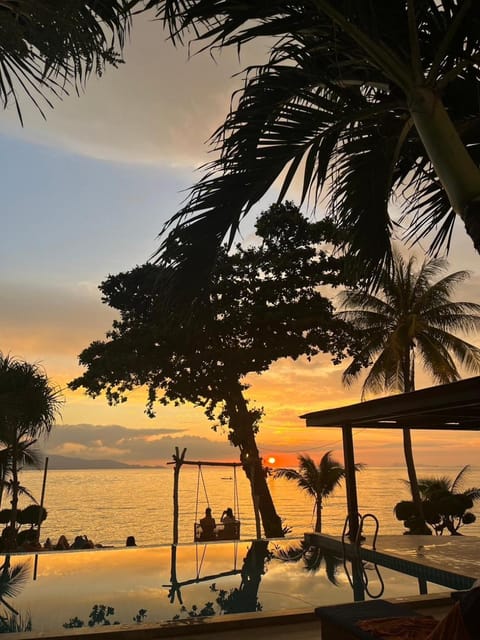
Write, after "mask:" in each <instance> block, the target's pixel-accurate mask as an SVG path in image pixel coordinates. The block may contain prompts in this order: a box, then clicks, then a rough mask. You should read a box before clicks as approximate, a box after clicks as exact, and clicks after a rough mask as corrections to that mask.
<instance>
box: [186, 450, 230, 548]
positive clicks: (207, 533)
mask: <svg viewBox="0 0 480 640" xmlns="http://www.w3.org/2000/svg"><path fill="white" fill-rule="evenodd" d="M184 463H185V461H184ZM187 464H188V463H187ZM193 464H196V465H197V466H198V475H197V495H196V500H195V524H194V541H195V542H212V541H214V540H240V504H239V500H238V488H237V467H238V466H240V463H237V462H204V461H198V462H194V463H193ZM202 466H228V467H233V512H234V513H236V514H237V518H235V520H233V521H229V522H219V523H216V526H215V528H214V529H213V528H212V529H210V528H207V527H206V526H205V524H204V525H203V527H202V520H203V518H202V519H199V518H198V515H199V514H198V505H199V496H200V485H201V486H202V488H203V492H204V495H205V502H206V503H207V507H208V509H210V501H209V499H208V494H207V487H206V485H205V479H204V477H203V471H202Z"/></svg>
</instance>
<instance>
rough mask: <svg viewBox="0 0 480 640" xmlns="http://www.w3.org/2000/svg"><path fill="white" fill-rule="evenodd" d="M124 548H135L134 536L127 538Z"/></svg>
mask: <svg viewBox="0 0 480 640" xmlns="http://www.w3.org/2000/svg"><path fill="white" fill-rule="evenodd" d="M125 546H126V547H136V546H137V543H136V542H135V537H134V536H128V538H127V541H126V542H125Z"/></svg>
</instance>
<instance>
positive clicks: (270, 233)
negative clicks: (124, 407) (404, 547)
mask: <svg viewBox="0 0 480 640" xmlns="http://www.w3.org/2000/svg"><path fill="white" fill-rule="evenodd" d="M256 231H257V235H258V236H259V239H260V242H261V244H260V245H258V246H251V247H247V248H243V247H241V246H237V248H236V251H235V252H233V253H232V254H229V253H228V252H227V250H226V248H224V249H223V250H222V251H221V252H220V254H219V256H218V258H217V262H216V264H215V269H214V271H213V279H212V284H211V287H210V288H209V292H208V296H201V297H200V298H199V299H198V301H197V304H196V305H195V306H193V307H191V308H188V313H186V311H185V308H184V307H182V305H172V304H170V299H169V296H170V291H171V289H170V286H171V273H170V269H169V267H168V266H166V267H163V266H157V265H153V264H146V265H143V266H141V267H137V268H136V269H133V270H132V271H130V272H127V273H121V274H119V275H117V276H110V277H109V278H108V279H107V280H106V281H105V282H103V283H102V285H101V286H100V289H101V291H102V294H103V300H104V302H106V303H107V304H109V305H110V306H112V307H113V308H115V309H117V310H118V311H119V312H120V319H119V320H116V321H115V322H114V324H113V328H112V330H111V331H110V332H109V333H108V335H107V340H106V341H96V342H94V343H92V344H91V345H90V346H89V347H87V348H86V349H85V350H84V351H83V352H82V353H81V354H80V363H81V364H82V365H84V366H85V367H86V368H87V370H86V371H85V372H84V373H83V375H81V376H80V377H78V378H76V379H75V380H73V381H72V382H71V383H70V385H69V386H70V387H71V388H72V389H77V388H79V387H83V388H85V389H86V391H87V393H88V394H90V395H91V396H93V397H95V396H97V395H99V394H101V393H102V392H105V394H106V396H107V399H108V401H109V402H110V403H116V402H121V401H124V400H125V399H126V397H127V395H128V392H129V391H131V390H132V389H133V388H135V387H137V386H142V385H144V386H146V387H147V390H148V396H147V412H148V413H149V414H150V415H153V412H154V405H155V402H156V401H157V400H158V401H159V402H160V403H163V404H167V403H170V402H172V403H174V404H177V405H178V404H181V403H184V402H191V403H194V404H196V405H200V406H203V407H204V409H205V413H206V415H207V416H208V417H209V418H210V419H212V420H216V421H217V422H216V425H215V428H216V426H218V425H222V426H225V427H226V429H227V433H228V438H229V440H230V442H231V443H232V444H233V445H234V446H236V447H238V448H239V450H240V460H241V462H242V466H243V469H244V471H245V473H246V475H247V477H248V479H249V480H250V483H251V487H252V495H253V496H255V501H256V502H258V509H259V512H260V514H261V516H262V522H263V526H264V530H265V534H266V536H267V537H278V536H281V535H283V528H282V523H281V520H280V518H279V516H278V515H277V514H276V512H275V508H274V505H273V501H272V498H271V495H270V491H269V488H268V485H267V482H266V479H265V470H264V468H263V463H262V459H261V456H260V454H259V451H258V447H257V444H256V441H255V434H256V433H257V431H258V428H259V423H260V419H261V416H262V409H260V408H256V407H254V406H253V405H252V404H250V403H249V401H248V400H247V399H246V397H245V395H244V392H245V391H246V390H247V389H248V387H249V384H248V382H247V381H246V376H247V375H248V374H249V373H252V372H255V373H262V372H264V371H266V370H267V369H268V368H269V366H270V365H271V363H272V362H274V361H275V360H278V359H279V358H287V357H289V358H294V359H296V358H298V357H299V356H302V355H305V356H307V357H309V358H310V357H313V356H314V355H316V354H318V353H321V352H325V353H331V354H332V356H333V358H334V360H335V361H337V362H338V361H340V360H341V359H342V358H343V357H344V355H345V354H346V353H347V352H349V351H350V349H351V348H352V345H353V344H354V341H353V338H352V335H353V331H352V327H351V326H350V325H349V324H348V323H345V322H344V321H343V320H340V319H338V318H335V317H334V309H333V306H332V304H331V302H330V301H329V300H328V299H327V298H326V297H325V296H323V295H322V294H321V293H320V291H319V286H320V285H322V284H329V285H335V284H336V283H338V282H339V278H340V272H341V260H340V259H337V258H334V257H332V256H329V255H328V254H327V253H326V252H325V251H324V250H322V249H321V248H320V246H319V245H320V244H321V243H322V242H325V241H328V240H330V239H331V234H332V232H333V231H334V230H333V228H332V226H331V224H330V223H329V222H326V221H322V222H317V223H310V222H308V221H307V220H306V219H305V217H304V216H303V215H302V214H301V213H300V211H299V210H298V208H297V207H295V206H294V205H293V204H291V203H286V204H282V205H272V206H271V207H270V208H269V209H268V210H267V211H266V212H264V213H263V214H262V215H261V216H260V218H259V220H258V221H257V225H256ZM280 249H281V250H280Z"/></svg>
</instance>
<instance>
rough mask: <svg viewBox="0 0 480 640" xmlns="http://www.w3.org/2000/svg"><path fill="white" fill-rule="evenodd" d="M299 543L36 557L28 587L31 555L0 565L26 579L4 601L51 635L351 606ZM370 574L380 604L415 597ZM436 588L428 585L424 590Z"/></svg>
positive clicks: (337, 570)
mask: <svg viewBox="0 0 480 640" xmlns="http://www.w3.org/2000/svg"><path fill="white" fill-rule="evenodd" d="M301 544H302V543H301V542H300V541H292V540H289V541H285V540H280V541H265V540H259V541H255V542H252V541H241V542H215V543H209V544H198V545H179V546H176V547H175V546H162V547H130V548H121V549H119V548H116V549H98V550H97V549H95V550H85V551H63V552H42V553H40V554H38V556H37V566H36V577H35V579H34V573H35V564H36V561H35V555H33V554H17V555H11V556H9V557H8V558H4V560H6V561H7V563H9V566H10V570H11V569H12V568H13V567H16V566H18V565H21V564H23V565H25V569H24V571H25V573H26V574H27V575H28V578H27V580H26V581H25V583H24V584H23V585H22V586H21V588H20V589H19V593H18V595H17V596H16V597H14V598H8V599H7V602H8V604H10V605H11V606H12V607H14V609H15V610H16V611H17V612H18V613H19V615H21V616H22V617H23V618H27V617H30V618H31V624H32V631H34V632H42V633H57V632H58V631H61V630H62V629H63V627H64V625H67V627H66V628H78V627H81V626H89V621H90V623H92V622H93V619H94V618H96V619H97V622H102V621H104V620H106V622H107V623H110V624H114V623H120V624H132V625H133V624H137V623H138V624H141V623H142V622H146V623H149V624H152V623H154V624H164V623H165V622H167V621H171V620H175V619H178V618H180V619H183V618H188V617H192V616H196V615H200V614H202V615H203V614H209V615H210V614H215V615H226V614H229V613H246V612H251V613H254V612H256V611H264V612H281V611H286V610H293V609H312V608H313V607H316V606H319V605H322V604H323V605H324V604H334V603H340V602H350V601H352V600H353V595H352V588H351V586H350V582H349V580H348V575H347V573H346V572H345V570H344V565H343V561H341V560H340V559H338V558H335V557H334V556H332V555H329V554H327V552H324V551H321V550H312V549H310V550H308V549H305V550H304V551H303V552H302V546H301ZM288 558H291V559H290V560H289V561H287V559H288ZM348 566H349V565H347V569H348ZM379 570H380V573H381V580H382V581H383V583H384V585H385V591H384V593H383V597H395V596H405V595H415V594H418V592H419V591H418V589H419V587H418V582H417V579H416V578H413V577H410V576H406V575H403V574H400V573H397V572H395V571H392V570H387V569H384V568H382V567H380V568H379ZM348 573H350V571H348ZM365 576H366V577H367V578H368V590H369V592H370V593H371V594H372V595H376V592H379V591H380V588H381V582H380V579H379V577H378V575H377V573H376V572H375V570H374V567H373V566H369V565H368V564H367V565H366V567H365ZM442 590H443V588H442V587H440V586H438V585H431V586H430V585H429V591H430V592H436V591H442ZM365 597H366V598H368V595H366V596H365ZM0 607H1V605H0ZM5 613H8V611H4V612H1V611H0V614H1V615H4V614H5ZM107 614H108V615H107ZM82 623H83V625H82Z"/></svg>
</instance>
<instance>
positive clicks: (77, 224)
mask: <svg viewBox="0 0 480 640" xmlns="http://www.w3.org/2000/svg"><path fill="white" fill-rule="evenodd" d="M165 40H166V36H165V34H164V33H163V32H162V28H161V25H160V24H159V23H155V22H153V21H149V20H147V19H146V18H145V17H143V18H141V19H138V20H137V21H136V23H135V25H134V28H133V30H132V37H131V42H130V45H129V46H128V47H127V50H126V52H125V61H126V63H125V64H124V65H122V66H121V67H120V68H119V69H117V70H114V69H111V70H108V71H107V73H106V74H105V76H104V77H102V78H100V79H97V78H92V79H91V80H90V82H89V83H88V86H87V89H86V92H85V94H83V95H81V96H76V95H75V94H72V95H71V96H69V97H66V98H65V99H64V100H63V101H62V102H58V103H56V104H55V109H54V110H49V111H47V112H46V120H43V119H42V117H41V116H40V115H39V114H38V113H37V112H36V111H35V110H34V109H33V108H31V107H29V106H28V105H25V108H24V120H25V126H24V128H23V129H22V128H21V126H20V124H19V122H18V119H17V118H16V114H15V112H14V109H13V108H12V109H10V110H8V111H5V112H3V113H2V114H1V118H0V145H1V148H2V154H1V160H0V162H1V175H2V201H3V216H2V219H3V224H2V233H1V236H0V256H1V258H0V260H1V270H0V295H1V313H0V336H1V340H0V351H2V352H3V353H4V354H7V353H9V354H11V355H12V356H17V357H19V358H22V359H25V360H28V361H31V362H38V363H41V364H42V365H43V366H44V368H45V370H46V372H47V374H48V376H49V377H50V378H51V380H52V381H53V382H54V383H55V384H57V385H59V386H61V387H65V385H66V384H67V382H68V381H69V380H71V379H72V378H74V377H75V376H77V375H78V374H79V373H80V368H79V367H78V365H77V356H78V354H79V353H80V351H81V350H82V349H83V348H84V347H86V346H87V345H88V344H89V343H90V342H91V341H92V340H94V339H101V338H102V337H103V336H104V334H105V331H106V330H107V329H108V328H109V326H110V324H111V321H112V318H113V314H112V312H111V311H110V310H109V309H108V308H107V307H105V306H104V305H102V304H101V302H100V296H99V292H98V289H97V287H98V285H99V283H100V282H101V281H102V280H103V279H105V277H106V276H107V275H108V274H115V273H118V272H119V271H123V270H128V269H130V268H132V267H134V266H135V265H137V264H142V263H143V262H145V261H146V260H147V259H148V258H149V257H150V256H151V255H152V253H153V252H154V251H155V249H156V248H157V247H158V239H157V237H156V236H157V234H158V233H159V232H160V231H161V229H162V225H163V223H164V222H165V221H166V220H167V219H168V218H169V217H170V216H171V215H172V214H173V213H175V211H176V210H177V209H178V208H179V205H180V203H181V201H182V199H183V197H184V196H185V193H183V191H184V190H185V189H186V188H188V187H189V186H191V185H192V184H193V182H194V181H195V180H196V179H198V177H199V175H200V174H199V172H198V171H196V169H197V168H198V167H199V166H200V165H201V164H202V163H204V162H206V161H207V160H208V159H209V157H208V155H207V150H208V148H207V146H206V145H205V141H206V140H207V139H208V137H209V135H210V134H211V133H212V132H213V130H214V129H215V128H216V126H218V125H219V124H220V123H221V122H222V121H223V118H224V116H225V114H226V113H227V109H228V105H229V99H230V95H231V92H232V90H234V89H235V88H236V87H238V86H239V82H240V81H239V79H238V78H236V79H232V77H231V76H232V74H234V73H235V72H237V71H239V70H240V69H241V68H243V67H244V66H245V65H246V64H248V63H249V62H252V61H253V60H257V59H258V57H261V56H262V55H263V53H262V51H260V50H254V49H252V50H250V51H247V52H246V55H245V57H243V58H242V60H241V62H240V64H239V63H238V60H237V59H236V57H235V55H234V53H233V52H226V53H224V54H222V55H221V57H219V58H218V59H217V60H213V59H212V58H211V57H210V56H208V55H203V56H197V57H194V58H192V59H191V60H187V51H186V50H185V49H179V50H175V49H174V48H173V47H172V46H171V44H170V43H168V42H166V41H165ZM289 197H290V198H291V199H293V200H295V199H296V194H295V192H292V193H291V194H290V195H289ZM274 198H275V194H274V193H272V194H271V197H270V198H268V199H266V200H265V201H264V203H262V205H264V207H266V206H268V204H270V202H272V201H273V200H274ZM259 210H260V209H258V210H257V211H259ZM254 218H255V216H254V215H252V216H250V218H249V219H248V220H247V221H246V223H245V224H244V225H243V227H242V237H243V239H244V240H245V241H248V239H249V238H251V234H252V228H253V222H254ZM420 249H421V248H420ZM449 260H450V263H451V268H452V270H454V269H455V270H456V269H464V268H466V269H469V270H471V271H472V272H473V273H474V277H472V279H471V280H470V281H469V283H468V284H467V285H466V286H465V287H464V288H463V290H462V297H463V298H464V299H467V300H479V301H480V296H479V294H478V284H479V280H480V279H479V277H478V275H477V274H478V267H477V265H478V264H480V262H479V260H480V259H479V257H478V256H477V255H476V254H475V252H474V250H473V248H472V246H471V242H470V240H469V239H468V238H466V236H465V233H464V231H463V229H462V228H461V226H460V225H458V232H457V234H456V240H455V243H454V247H453V249H452V252H451V254H450V256H449ZM472 341H477V340H474V339H473V338H472ZM341 372H342V369H341V367H333V365H331V364H330V362H329V359H328V357H319V358H317V359H316V360H315V361H314V362H312V363H308V362H306V361H302V360H301V361H299V362H296V363H292V362H290V361H280V362H278V363H276V364H275V365H274V366H273V367H272V369H271V371H270V372H269V373H268V374H265V375H263V376H252V377H251V379H250V382H251V385H252V386H251V389H250V392H249V397H250V398H252V399H254V400H256V402H257V403H258V404H259V405H261V406H263V407H264V409H265V418H264V421H263V424H262V427H261V432H260V435H259V437H258V442H259V446H260V448H261V450H262V454H263V455H264V457H265V458H267V457H269V456H271V455H273V456H275V457H276V459H277V461H278V462H279V463H280V464H294V462H295V457H296V455H297V454H298V453H304V452H310V453H311V454H312V455H314V456H315V455H318V456H320V455H321V454H322V453H323V452H324V451H325V450H326V449H333V450H335V451H336V452H340V451H341V442H340V433H339V431H337V430H327V431H324V430H319V429H308V430H307V429H306V428H305V426H304V422H303V421H302V420H300V419H299V417H298V416H299V415H301V414H302V413H305V412H308V411H313V410H318V409H322V408H329V407H334V406H337V405H341V404H348V403H351V402H357V401H359V397H360V385H356V386H355V387H353V388H351V389H349V390H348V391H346V390H345V389H343V388H342V385H341ZM418 386H428V381H427V380H426V379H422V378H420V380H419V384H418ZM65 397H66V403H65V406H64V407H63V410H62V422H61V423H60V425H59V426H58V428H57V430H56V432H55V433H54V434H53V436H52V438H51V441H50V444H49V446H48V450H49V452H50V453H58V454H63V455H71V456H80V457H96V458H116V459H119V460H122V461H124V462H140V463H146V464H155V463H164V462H165V461H166V460H168V459H170V457H171V454H172V453H173V450H174V447H175V446H179V447H183V446H186V447H187V448H188V452H189V457H191V458H195V459H198V458H206V457H207V458H218V459H235V458H236V455H237V454H236V452H235V451H234V450H233V449H231V448H230V447H228V445H226V444H225V440H226V438H225V435H223V434H215V433H213V432H212V431H211V430H210V429H209V423H208V421H207V420H206V418H204V416H203V413H202V410H201V409H198V408H197V409H195V408H193V407H185V408H174V407H166V408H164V407H159V409H158V414H157V418H156V419H154V420H151V419H149V418H148V417H147V416H146V415H145V414H144V411H143V408H144V399H145V396H144V394H143V393H142V392H141V391H139V392H136V393H135V394H133V396H132V397H131V399H130V400H129V401H128V402H127V403H126V404H123V405H122V406H120V407H114V408H111V407H108V405H107V404H106V402H105V400H104V399H97V400H92V399H89V398H87V397H86V396H85V395H83V393H82V392H81V391H77V392H75V393H72V392H68V391H66V392H65ZM69 425H70V426H69ZM72 425H77V426H75V428H73V427H72ZM109 425H110V427H111V428H110V429H105V426H109ZM355 443H356V445H357V449H358V459H359V460H362V461H363V462H366V463H369V464H372V465H374V464H377V465H384V464H385V465H389V464H395V463H401V462H402V448H401V442H400V435H399V434H397V435H393V436H392V434H385V433H383V432H375V433H373V434H370V433H365V432H363V433H358V434H357V435H356V439H355ZM433 443H434V447H433V446H432V445H433ZM479 445H480V436H477V435H475V434H463V435H460V436H459V435H458V434H456V435H448V434H441V435H439V434H435V435H433V436H432V435H427V434H422V433H421V432H418V433H416V434H415V435H414V446H415V452H416V458H417V461H418V462H419V463H430V464H454V465H463V464H466V463H475V461H476V455H475V456H472V449H478V446H479Z"/></svg>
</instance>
